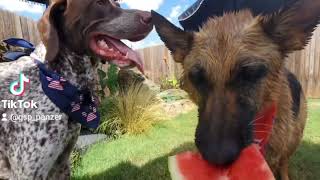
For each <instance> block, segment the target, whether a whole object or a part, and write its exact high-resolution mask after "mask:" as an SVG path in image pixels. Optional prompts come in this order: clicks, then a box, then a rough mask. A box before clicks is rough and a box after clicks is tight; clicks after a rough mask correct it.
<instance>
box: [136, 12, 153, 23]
mask: <svg viewBox="0 0 320 180" xmlns="http://www.w3.org/2000/svg"><path fill="white" fill-rule="evenodd" d="M139 15H140V17H141V21H142V22H143V23H144V24H146V25H150V24H151V22H152V16H151V13H149V12H145V11H142V12H140V13H139Z"/></svg>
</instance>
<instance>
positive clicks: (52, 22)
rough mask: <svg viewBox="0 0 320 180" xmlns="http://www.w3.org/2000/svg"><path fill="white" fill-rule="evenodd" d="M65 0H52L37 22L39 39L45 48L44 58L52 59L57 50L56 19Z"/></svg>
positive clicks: (61, 10) (64, 5) (62, 9)
mask: <svg viewBox="0 0 320 180" xmlns="http://www.w3.org/2000/svg"><path fill="white" fill-rule="evenodd" d="M65 8H66V0H53V1H52V3H51V4H50V6H49V7H48V8H47V9H46V11H45V12H44V14H43V16H42V18H41V19H40V20H39V22H38V30H39V33H40V37H41V40H42V42H43V44H44V45H45V47H46V49H47V54H46V60H47V61H49V62H50V61H53V60H54V59H55V58H56V56H57V54H58V52H59V47H60V45H59V41H60V40H59V34H58V30H57V22H56V19H57V17H59V15H58V13H63V11H64V10H65Z"/></svg>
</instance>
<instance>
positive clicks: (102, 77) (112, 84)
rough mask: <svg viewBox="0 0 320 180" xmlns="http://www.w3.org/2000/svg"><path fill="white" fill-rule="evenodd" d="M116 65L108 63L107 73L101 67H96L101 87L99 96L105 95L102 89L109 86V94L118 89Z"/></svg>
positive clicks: (114, 92)
mask: <svg viewBox="0 0 320 180" xmlns="http://www.w3.org/2000/svg"><path fill="white" fill-rule="evenodd" d="M118 72H119V71H118V67H117V66H116V65H113V64H112V65H110V66H109V68H108V71H107V73H106V72H104V71H103V70H101V69H98V75H99V84H100V87H101V91H100V96H101V97H102V98H104V97H105V93H104V89H105V88H106V87H108V88H109V90H110V94H111V95H114V94H116V93H117V92H118V91H119V84H118Z"/></svg>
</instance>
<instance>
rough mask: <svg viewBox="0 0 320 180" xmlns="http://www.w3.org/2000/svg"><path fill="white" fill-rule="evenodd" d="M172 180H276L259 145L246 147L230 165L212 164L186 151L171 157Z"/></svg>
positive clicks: (198, 155)
mask: <svg viewBox="0 0 320 180" xmlns="http://www.w3.org/2000/svg"><path fill="white" fill-rule="evenodd" d="M169 170H170V174H171V177H172V180H209V179H210V180H257V179H259V180H275V177H274V176H273V174H272V171H271V170H270V168H269V166H268V164H267V162H266V161H265V159H264V157H263V156H262V154H261V153H260V151H259V146H257V145H251V146H249V147H247V148H245V149H244V150H243V151H242V152H241V153H240V156H239V158H238V159H237V160H236V161H235V162H234V163H233V164H231V165H230V166H227V167H220V166H214V165H210V164H209V163H208V162H207V161H205V160H204V159H202V156H201V155H200V154H199V153H195V152H184V153H181V154H178V155H175V156H171V157H169Z"/></svg>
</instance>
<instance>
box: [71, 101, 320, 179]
mask: <svg viewBox="0 0 320 180" xmlns="http://www.w3.org/2000/svg"><path fill="white" fill-rule="evenodd" d="M308 120H309V121H308V124H307V128H306V131H305V138H304V141H303V143H302V145H301V147H300V149H299V150H298V152H297V153H296V154H295V156H294V157H293V159H292V162H291V166H290V172H291V175H292V176H293V179H295V180H316V179H319V177H320V100H311V101H310V102H309V119H308ZM196 123H197V113H196V112H190V113H188V114H184V115H181V116H179V117H177V118H176V119H174V120H172V121H166V122H162V123H160V124H158V125H156V126H155V127H154V128H153V129H152V130H151V131H149V132H148V133H147V134H144V135H139V136H125V137H122V138H120V139H117V140H114V141H112V142H105V143H100V144H96V145H94V146H93V147H91V148H90V149H89V150H88V151H87V152H86V153H85V154H84V156H83V158H82V161H81V163H80V166H79V167H77V168H76V169H74V174H73V177H72V178H73V179H74V180H87V179H94V180H96V179H97V180H99V179H112V180H165V179H170V175H169V172H168V167H167V158H168V156H170V155H174V154H176V153H178V152H182V151H185V150H192V149H194V145H193V140H194V131H195V126H196Z"/></svg>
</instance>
